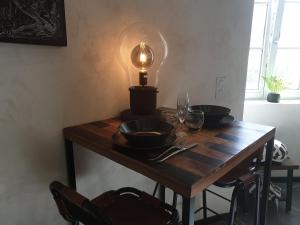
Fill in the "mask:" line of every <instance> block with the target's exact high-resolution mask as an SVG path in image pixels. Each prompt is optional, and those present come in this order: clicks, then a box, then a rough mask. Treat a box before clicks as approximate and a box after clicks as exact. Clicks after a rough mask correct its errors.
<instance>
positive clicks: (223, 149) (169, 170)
mask: <svg viewBox="0 0 300 225" xmlns="http://www.w3.org/2000/svg"><path fill="white" fill-rule="evenodd" d="M120 123H121V121H120V120H119V119H118V118H113V119H107V120H103V121H98V122H92V123H87V124H83V125H79V126H73V127H68V128H65V129H64V137H65V138H66V139H67V140H70V141H72V142H73V143H76V144H79V145H81V146H83V147H85V148H87V149H90V150H92V151H94V152H96V153H98V154H100V155H103V156H105V157H107V158H109V159H111V160H113V161H115V162H117V163H119V164H121V165H123V166H125V167H127V168H130V169H132V170H134V171H136V172H138V173H140V174H143V175H145V176H147V177H149V178H151V179H153V180H155V181H157V182H159V183H161V184H163V185H165V186H167V187H169V188H171V189H172V190H174V191H176V192H177V193H179V194H181V195H184V196H185V197H194V196H196V195H197V194H198V193H199V192H201V191H202V190H203V189H205V188H206V187H207V186H209V185H211V184H212V183H214V182H215V181H217V180H218V179H219V178H221V177H222V176H223V175H225V174H226V173H227V172H229V171H230V170H231V169H232V168H234V167H236V166H237V165H238V164H239V163H240V162H242V161H243V160H244V159H246V158H247V157H248V156H250V155H251V154H253V153H254V152H255V151H257V150H258V149H259V148H261V147H262V146H263V145H264V144H265V143H266V142H267V141H269V140H271V139H272V138H273V137H274V135H275V128H274V127H269V126H263V125H258V124H251V123H246V122H241V121H234V122H233V123H232V124H230V125H229V126H226V127H223V128H218V129H211V130H208V129H202V130H201V131H200V132H198V133H196V134H191V135H189V136H188V137H186V138H187V140H188V141H190V142H197V143H198V146H197V147H195V148H193V149H192V150H189V151H186V152H183V153H181V154H179V155H176V156H174V157H171V158H170V159H168V160H167V161H165V162H163V163H160V164H153V163H150V162H148V161H146V160H142V159H140V158H137V157H134V156H133V155H128V154H127V153H126V152H124V151H122V150H116V149H114V148H113V143H112V135H113V134H114V133H115V132H116V131H117V129H118V126H119V125H120Z"/></svg>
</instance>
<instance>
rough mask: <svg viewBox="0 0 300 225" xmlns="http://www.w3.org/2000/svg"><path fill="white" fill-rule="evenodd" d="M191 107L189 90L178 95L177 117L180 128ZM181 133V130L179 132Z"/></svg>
mask: <svg viewBox="0 0 300 225" xmlns="http://www.w3.org/2000/svg"><path fill="white" fill-rule="evenodd" d="M188 108H189V95H188V93H187V92H180V93H179V94H178V96H177V118H178V120H179V123H180V128H182V125H183V124H184V121H185V118H186V115H187V113H188ZM178 134H179V135H180V132H178Z"/></svg>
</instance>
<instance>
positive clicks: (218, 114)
mask: <svg viewBox="0 0 300 225" xmlns="http://www.w3.org/2000/svg"><path fill="white" fill-rule="evenodd" d="M189 111H191V112H195V111H196V112H197V111H202V112H204V124H210V123H218V122H219V121H220V120H222V119H223V118H224V117H226V116H228V115H229V113H230V112H231V110H230V109H229V108H226V107H223V106H218V105H193V106H190V107H189Z"/></svg>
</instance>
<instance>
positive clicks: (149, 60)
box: [131, 41, 154, 72]
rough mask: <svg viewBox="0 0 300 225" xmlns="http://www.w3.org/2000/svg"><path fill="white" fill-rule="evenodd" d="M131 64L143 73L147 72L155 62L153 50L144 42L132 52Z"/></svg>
mask: <svg viewBox="0 0 300 225" xmlns="http://www.w3.org/2000/svg"><path fill="white" fill-rule="evenodd" d="M131 62H132V64H133V65H134V66H135V67H136V68H138V69H140V71H141V72H146V71H147V69H149V68H150V67H151V66H152V64H153V62H154V53H153V50H152V49H151V48H150V47H149V46H148V45H146V43H145V42H143V41H142V42H141V43H140V44H138V45H137V46H135V47H134V49H133V50H132V52H131Z"/></svg>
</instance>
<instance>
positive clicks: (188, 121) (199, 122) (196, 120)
mask: <svg viewBox="0 0 300 225" xmlns="http://www.w3.org/2000/svg"><path fill="white" fill-rule="evenodd" d="M184 124H185V126H186V127H187V128H188V129H189V130H190V131H191V132H196V131H199V130H201V128H202V126H203V124H204V112H202V111H191V112H190V111H189V112H188V113H187V115H186V118H185V123H184Z"/></svg>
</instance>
